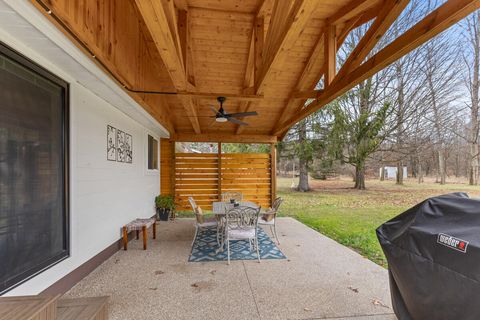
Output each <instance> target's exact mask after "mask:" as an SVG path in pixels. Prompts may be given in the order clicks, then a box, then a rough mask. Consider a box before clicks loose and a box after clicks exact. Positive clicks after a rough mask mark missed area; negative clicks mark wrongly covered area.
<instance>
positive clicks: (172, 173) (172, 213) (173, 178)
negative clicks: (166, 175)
mask: <svg viewBox="0 0 480 320" xmlns="http://www.w3.org/2000/svg"><path fill="white" fill-rule="evenodd" d="M170 143H171V148H172V149H171V150H172V155H171V159H172V169H171V170H172V172H171V179H172V188H171V193H172V197H173V201H174V202H175V203H177V200H176V191H175V181H176V177H175V161H176V159H175V141H171V142H170ZM175 217H176V214H175V209H173V210H172V212H171V215H170V220H175Z"/></svg>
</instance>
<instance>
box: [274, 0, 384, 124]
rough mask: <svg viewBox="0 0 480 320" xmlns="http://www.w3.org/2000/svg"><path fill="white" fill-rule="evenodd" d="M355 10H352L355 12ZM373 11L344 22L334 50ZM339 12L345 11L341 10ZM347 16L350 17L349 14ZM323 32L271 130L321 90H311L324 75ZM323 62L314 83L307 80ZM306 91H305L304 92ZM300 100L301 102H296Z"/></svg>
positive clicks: (368, 19) (316, 95)
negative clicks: (320, 62) (319, 62)
mask: <svg viewBox="0 0 480 320" xmlns="http://www.w3.org/2000/svg"><path fill="white" fill-rule="evenodd" d="M356 9H357V8H354V10H356ZM373 9H375V10H376V9H377V8H375V7H374V8H371V9H369V10H368V11H367V12H360V14H358V16H354V17H352V18H350V19H349V20H347V21H345V23H343V27H342V28H341V30H340V31H339V30H338V27H337V30H336V32H337V33H339V34H338V35H337V37H336V38H337V45H336V50H337V51H338V48H340V47H341V46H342V44H343V42H344V41H345V39H346V37H347V36H348V34H349V33H350V32H351V31H352V30H353V29H354V28H356V27H358V26H359V25H361V24H363V23H365V22H366V21H370V20H371V19H372V17H374V16H375V17H376V13H377V12H376V11H375V10H373ZM341 10H345V9H344V8H342V9H341ZM336 14H337V15H340V14H341V15H345V13H344V12H337V13H336ZM348 16H351V14H349V15H348ZM324 39H325V32H322V33H321V35H320V37H319V39H318V40H317V43H316V45H315V47H314V49H313V51H312V52H311V53H310V58H309V59H308V62H307V64H306V65H305V68H304V70H303V72H302V75H301V76H300V77H299V78H298V80H297V85H296V87H295V91H294V92H293V93H292V94H291V95H290V98H289V101H288V103H287V105H286V106H285V108H283V111H282V112H281V113H280V117H279V119H278V120H277V121H276V124H275V126H274V129H273V130H276V129H277V128H278V126H279V125H280V124H281V123H282V122H283V121H284V120H285V119H287V117H288V115H289V114H291V113H292V112H299V111H300V110H301V109H302V108H303V107H304V105H305V102H306V101H307V99H316V98H317V97H318V96H319V95H320V94H321V93H322V91H323V90H313V89H314V88H315V87H316V85H317V84H318V82H319V81H320V79H321V77H322V75H323V74H324V73H325V71H324V70H325V67H326V66H325V61H324V60H325V59H322V58H321V57H322V55H324V49H325V46H324V44H325V40H324ZM319 60H320V61H323V64H324V65H323V67H322V68H321V69H320V71H319V72H318V76H317V78H316V81H315V82H312V81H311V77H310V78H309V75H310V74H311V72H312V71H313V70H315V69H316V68H318V61H319ZM305 90H306V91H305ZM297 100H301V101H297Z"/></svg>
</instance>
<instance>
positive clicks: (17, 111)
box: [0, 43, 69, 293]
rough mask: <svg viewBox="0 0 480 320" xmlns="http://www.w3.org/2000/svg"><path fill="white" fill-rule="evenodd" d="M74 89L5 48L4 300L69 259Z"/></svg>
mask: <svg viewBox="0 0 480 320" xmlns="http://www.w3.org/2000/svg"><path fill="white" fill-rule="evenodd" d="M68 230H69V228H68V84H67V83H66V82H65V81H63V80H61V79H59V78H58V77H56V76H55V75H53V74H51V73H49V72H48V71H46V70H44V69H43V68H41V67H39V66H38V65H36V64H35V63H33V62H31V61H29V60H28V59H26V58H24V57H23V56H21V55H20V54H18V53H16V52H14V51H12V50H11V49H9V48H7V47H6V46H4V45H2V44H1V43H0V293H2V292H5V291H8V290H9V289H11V288H13V287H14V286H16V285H18V284H20V283H21V282H23V281H25V280H27V279H29V278H30V277H32V276H34V275H36V274H37V273H39V272H41V271H42V270H44V269H46V268H48V267H50V266H52V265H53V264H55V263H57V262H58V261H60V260H62V259H64V258H65V257H67V256H68V255H69V238H68V236H69V235H68Z"/></svg>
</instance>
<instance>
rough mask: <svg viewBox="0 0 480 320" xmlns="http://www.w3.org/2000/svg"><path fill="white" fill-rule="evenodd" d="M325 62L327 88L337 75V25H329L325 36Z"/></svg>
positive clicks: (325, 84) (324, 81) (325, 85)
mask: <svg viewBox="0 0 480 320" xmlns="http://www.w3.org/2000/svg"><path fill="white" fill-rule="evenodd" d="M323 53H324V57H325V58H324V61H325V70H324V71H325V75H324V78H323V83H324V87H325V88H327V87H329V86H330V84H331V83H332V81H333V78H335V75H336V74H337V35H336V29H335V25H333V24H330V23H328V24H327V26H326V28H325V36H324V52H323Z"/></svg>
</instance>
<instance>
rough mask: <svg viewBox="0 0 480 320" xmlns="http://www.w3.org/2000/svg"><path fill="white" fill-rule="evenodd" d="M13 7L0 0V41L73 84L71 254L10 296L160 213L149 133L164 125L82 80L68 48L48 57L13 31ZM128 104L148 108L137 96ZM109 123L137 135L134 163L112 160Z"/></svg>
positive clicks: (43, 283) (32, 288) (46, 281)
mask: <svg viewBox="0 0 480 320" xmlns="http://www.w3.org/2000/svg"><path fill="white" fill-rule="evenodd" d="M19 2H24V1H23V0H22V1H19ZM7 9H8V10H11V7H7V6H6V5H5V2H4V1H2V0H0V41H2V42H4V43H6V44H7V45H9V46H11V47H12V48H14V49H15V50H17V51H19V52H21V53H22V54H24V55H25V56H27V57H29V58H30V59H32V60H33V61H35V62H37V63H38V64H40V65H42V66H43V67H45V68H46V69H48V70H49V71H51V72H53V73H55V74H57V75H58V76H60V77H61V78H63V79H64V80H66V81H67V82H69V83H70V237H71V239H70V240H71V241H70V252H71V253H70V257H69V258H68V259H66V260H64V261H62V262H60V263H59V264H57V265H55V266H53V267H51V268H50V269H47V270H46V271H44V272H42V273H40V274H39V275H37V276H35V277H34V278H32V279H30V280H29V281H27V282H25V283H23V284H22V285H20V286H18V287H17V288H15V289H13V290H11V291H9V292H8V293H7V294H6V295H9V296H10V295H29V294H38V293H39V292H41V291H43V290H44V289H46V288H47V287H49V286H50V285H52V284H53V283H55V282H56V281H57V280H59V279H61V278H62V277H64V276H65V275H67V274H68V273H69V272H71V271H73V270H74V269H75V268H77V267H79V266H80V265H81V264H82V263H84V262H86V261H87V260H88V259H90V258H92V257H93V256H95V255H96V254H98V253H99V252H101V251H102V250H103V249H105V248H106V247H107V246H109V245H111V244H112V243H113V242H115V241H117V240H118V239H119V238H120V237H121V227H122V226H123V225H124V224H125V223H127V222H129V221H131V220H132V219H134V218H137V217H149V216H152V215H153V214H154V205H153V199H154V197H155V195H157V194H158V193H159V190H160V176H159V173H158V172H151V171H148V170H147V168H146V163H147V161H146V143H147V134H148V133H149V134H151V135H152V136H154V137H156V138H157V139H159V138H160V136H161V135H162V133H163V132H164V129H163V128H161V127H160V125H158V123H157V124H156V126H157V127H155V123H153V122H151V119H148V121H150V122H144V123H142V124H141V123H139V122H138V121H136V120H133V119H132V118H133V117H134V116H132V115H127V114H126V113H125V111H123V112H122V111H120V110H119V109H122V110H125V108H123V107H122V108H119V107H118V105H117V104H115V103H111V102H109V101H110V100H114V99H109V94H111V92H110V93H108V92H107V93H106V94H105V95H102V94H99V93H93V92H92V91H91V90H90V89H87V88H86V87H85V86H84V85H83V84H80V83H79V82H77V80H78V72H83V73H84V72H87V71H85V70H82V69H81V67H82V66H81V64H79V65H78V66H74V65H72V64H74V63H76V61H75V60H72V57H71V55H68V53H67V52H65V51H63V55H64V56H59V55H45V54H43V53H42V51H41V50H39V49H37V48H36V47H35V45H32V42H29V41H24V37H23V36H22V37H23V38H22V37H21V36H18V34H12V32H11V30H12V29H11V25H12V24H13V25H14V23H15V21H13V20H12V19H13V15H14V12H8V17H9V18H8V19H3V18H2V14H4V13H5V12H6V10H7ZM4 16H5V14H4ZM34 20H35V19H33V18H32V21H34ZM19 21H20V20H19ZM29 21H30V19H29ZM24 22H25V21H24ZM28 23H31V21H30V22H28ZM26 26H27V25H26ZM32 30H33V31H32V32H37V33H32V34H34V35H37V40H38V39H39V38H40V37H45V34H42V33H38V32H39V30H38V29H36V28H32ZM27 39H28V37H27ZM46 39H48V37H46ZM32 41H33V39H32ZM33 42H34V43H35V41H33ZM37 42H38V41H37ZM50 45H52V46H53V47H52V52H54V50H56V49H58V47H55V44H54V43H50ZM65 59H70V60H71V61H70V60H69V62H68V65H70V66H72V68H68V70H66V69H67V68H62V67H61V65H62V64H61V63H59V61H65ZM75 70H79V71H78V72H77V71H75ZM99 72H100V71H99ZM83 76H85V75H83ZM103 76H104V75H101V74H99V75H98V77H97V78H101V77H103ZM107 81H108V80H107ZM126 101H128V100H126ZM128 107H129V108H130V109H131V110H133V111H135V112H139V113H141V112H142V111H143V110H139V108H140V109H141V107H140V106H138V105H137V104H136V103H135V102H134V101H133V100H131V101H130V104H129V105H128ZM127 109H128V108H127ZM142 121H143V120H142ZM145 121H146V120H145ZM107 125H112V126H114V127H116V128H118V129H120V130H122V131H125V132H127V133H129V134H131V135H132V137H133V163H132V164H126V163H118V162H113V161H107V158H106V131H107ZM147 127H148V129H147Z"/></svg>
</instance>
